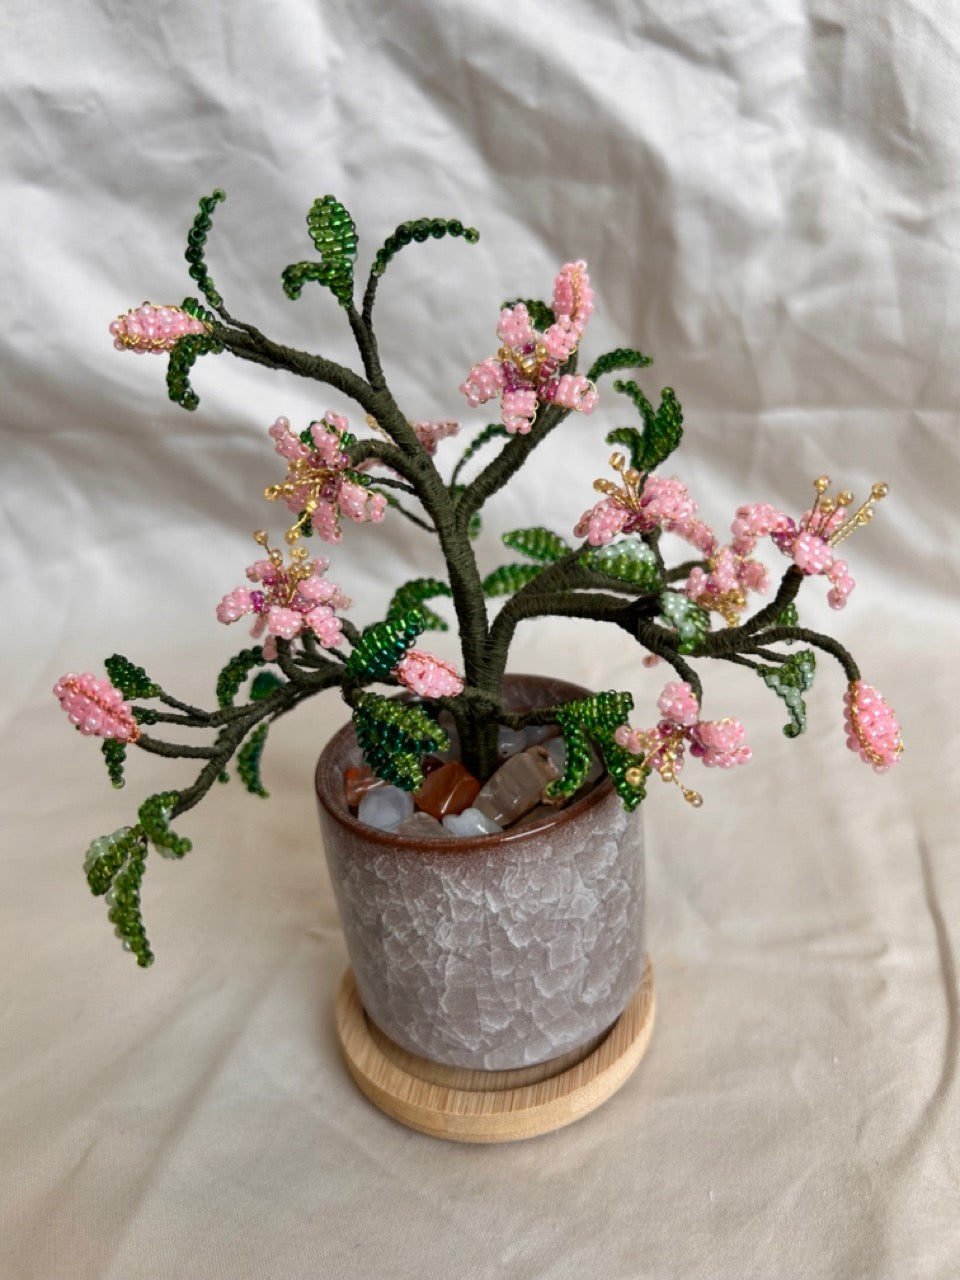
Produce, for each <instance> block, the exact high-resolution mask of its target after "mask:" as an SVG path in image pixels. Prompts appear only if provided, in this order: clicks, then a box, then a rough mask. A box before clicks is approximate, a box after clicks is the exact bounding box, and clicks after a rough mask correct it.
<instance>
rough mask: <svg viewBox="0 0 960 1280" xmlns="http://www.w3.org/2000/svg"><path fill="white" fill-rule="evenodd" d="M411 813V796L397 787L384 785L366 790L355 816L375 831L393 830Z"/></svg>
mask: <svg viewBox="0 0 960 1280" xmlns="http://www.w3.org/2000/svg"><path fill="white" fill-rule="evenodd" d="M412 813H413V796H412V795H411V794H410V792H409V791H401V790H400V788H399V787H391V786H387V785H384V786H382V787H374V788H373V789H372V790H370V791H368V792H367V793H366V795H365V796H364V797H363V799H362V800H361V801H360V807H359V809H358V810H357V817H358V818H359V819H360V821H361V822H365V823H366V824H367V826H368V827H374V828H375V829H376V830H377V831H393V830H394V828H395V827H398V826H399V825H400V823H401V822H403V820H404V818H409V817H410V815H411V814H412Z"/></svg>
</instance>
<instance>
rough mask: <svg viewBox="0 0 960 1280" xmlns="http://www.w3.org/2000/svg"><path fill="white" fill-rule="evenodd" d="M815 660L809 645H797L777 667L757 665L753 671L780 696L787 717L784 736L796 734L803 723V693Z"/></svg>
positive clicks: (801, 730) (805, 720)
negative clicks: (794, 650)
mask: <svg viewBox="0 0 960 1280" xmlns="http://www.w3.org/2000/svg"><path fill="white" fill-rule="evenodd" d="M816 665H817V660H816V655H815V654H814V652H813V650H812V649H801V650H800V651H799V652H798V653H792V654H791V655H790V657H789V658H787V660H786V662H783V663H781V665H780V666H778V667H757V675H758V676H760V677H761V679H762V680H763V683H764V684H765V685H766V686H767V688H768V689H772V690H773V691H774V693H775V694H776V695H777V696H778V697H780V698H782V699H783V701H784V703H785V705H786V708H787V713H788V715H789V716H790V719H789V721H788V722H787V723H786V724H785V725H784V726H783V732H784V733H785V734H786V736H787V737H788V738H796V737H799V735H800V734H801V733H803V731H804V729H806V727H807V707H806V703H805V702H804V700H803V695H804V694H805V693H806V692H807V690H808V689H809V688H810V686H811V685H812V684H813V676H814V672H815V670H816Z"/></svg>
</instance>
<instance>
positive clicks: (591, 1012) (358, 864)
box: [316, 676, 646, 1071]
mask: <svg viewBox="0 0 960 1280" xmlns="http://www.w3.org/2000/svg"><path fill="white" fill-rule="evenodd" d="M585 693H586V690H584V689H581V688H579V687H578V686H576V685H572V684H568V683H566V682H565V681H561V680H550V679H546V678H542V677H536V676H508V677H507V679H506V681H505V685H504V696H505V701H506V705H507V706H508V707H510V708H514V709H518V710H519V709H521V708H530V707H533V706H538V705H539V706H549V705H551V704H553V703H556V702H558V701H565V700H567V699H570V698H575V697H583V696H584V694H585ZM359 762H360V752H359V748H358V747H357V743H356V738H355V737H354V733H353V727H352V725H349V724H348V725H346V726H345V727H344V728H343V729H341V730H340V732H339V733H337V734H336V735H335V736H334V737H333V738H332V739H331V741H330V742H329V743H328V745H327V747H326V748H325V750H324V752H323V754H322V755H321V757H320V762H319V764H318V765H317V775H316V785H317V796H318V798H319V802H320V820H321V827H322V831H323V841H324V846H325V849H326V856H327V865H328V867H329V869H330V876H331V879H332V881H333V887H334V892H335V893H336V898H337V905H338V907H339V910H340V919H341V922H342V924H343V931H344V933H345V935H346V941H347V950H348V952H349V954H350V963H351V965H352V966H353V971H354V974H355V975H356V979H357V985H358V987H359V990H360V997H361V999H362V1001H363V1005H364V1008H365V1009H366V1011H367V1014H368V1016H369V1017H370V1018H372V1019H373V1021H374V1022H375V1023H376V1025H377V1026H378V1027H379V1028H380V1030H381V1031H383V1032H385V1033H386V1035H388V1036H389V1037H390V1038H391V1039H392V1040H394V1041H395V1042H396V1043H397V1044H399V1045H401V1046H402V1047H403V1048H405V1049H408V1050H409V1051H410V1052H412V1053H416V1054H419V1055H420V1056H422V1057H425V1058H429V1059H431V1060H432V1061H433V1062H439V1063H443V1064H446V1065H448V1066H456V1067H469V1068H480V1069H486V1070H489V1071H498V1070H508V1069H513V1068H519V1067H527V1066H532V1065H534V1064H536V1063H541V1062H546V1061H549V1060H550V1059H551V1058H556V1057H559V1056H561V1055H563V1054H567V1053H570V1052H572V1051H573V1050H576V1049H578V1048H581V1047H582V1046H586V1045H587V1044H589V1043H590V1042H591V1041H593V1040H595V1039H596V1037H598V1036H599V1035H601V1034H602V1033H603V1032H604V1031H605V1030H606V1029H607V1028H608V1027H609V1026H611V1024H612V1023H614V1022H615V1021H616V1019H617V1018H618V1017H619V1015H620V1014H621V1013H622V1012H623V1009H624V1008H625V1007H626V1005H627V1003H628V1002H629V1000H630V998H631V997H632V995H633V994H634V992H635V991H636V989H637V987H638V986H639V984H640V978H641V975H642V972H643V967H644V963H645V959H646V956H645V948H644V933H643V902H644V865H643V828H642V825H641V818H640V814H639V813H634V814H632V815H628V814H627V813H626V812H625V811H624V809H623V806H622V805H621V803H620V800H619V799H618V797H617V794H616V792H615V791H614V789H613V784H612V782H611V781H610V779H609V778H605V779H604V780H603V781H602V782H601V783H600V785H599V786H597V787H596V788H594V790H593V791H591V792H590V793H589V794H588V795H586V796H584V797H583V798H581V799H580V800H577V801H576V802H574V803H573V804H571V805H569V806H568V807H567V808H565V809H563V810H559V811H558V813H557V816H556V818H555V819H553V820H552V821H550V822H549V824H548V825H546V826H542V827H537V828H534V829H532V830H525V831H521V832H517V833H516V834H513V835H511V834H510V833H509V832H506V833H504V834H503V835H493V836H484V837H477V838H473V839H463V840H456V841H453V840H450V841H431V842H426V841H418V840H416V839H410V838H406V837H401V836H395V835H391V834H389V833H387V832H381V831H374V830H373V829H371V828H370V827H368V826H366V825H365V824H361V823H360V822H358V821H357V819H356V818H354V817H353V816H352V815H351V814H350V811H349V809H348V808H347V806H346V803H345V801H344V798H343V782H342V775H343V770H344V769H345V768H347V767H348V766H350V765H354V764H357V763H359Z"/></svg>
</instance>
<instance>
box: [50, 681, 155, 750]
mask: <svg viewBox="0 0 960 1280" xmlns="http://www.w3.org/2000/svg"><path fill="white" fill-rule="evenodd" d="M53 693H54V696H55V697H56V698H59V700H60V705H61V707H63V709H64V711H65V712H66V713H67V717H68V719H69V720H70V723H71V724H73V725H76V727H77V728H78V729H79V730H80V732H81V733H83V734H86V735H91V736H94V737H97V738H115V739H116V740H117V741H118V742H136V741H137V739H138V738H139V737H140V726H139V725H138V724H137V722H136V720H135V719H134V718H133V712H132V711H131V710H130V704H129V703H128V702H124V700H123V694H122V693H121V692H120V690H119V689H116V688H114V686H113V685H112V684H111V683H110V681H109V680H106V679H103V680H98V679H97V677H96V676H95V675H92V674H91V673H90V672H89V671H88V672H85V673H84V674H83V675H81V676H78V675H76V674H75V673H74V672H72V671H70V672H68V673H67V674H66V675H65V676H61V677H60V679H59V680H58V681H57V683H56V684H55V685H54V686H53Z"/></svg>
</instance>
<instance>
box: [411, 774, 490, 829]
mask: <svg viewBox="0 0 960 1280" xmlns="http://www.w3.org/2000/svg"><path fill="white" fill-rule="evenodd" d="M479 790H480V783H479V782H478V781H477V779H476V778H475V777H474V776H473V774H472V773H470V772H469V771H468V770H467V769H466V768H465V766H464V765H462V764H461V763H460V761H459V760H451V761H450V762H449V763H448V764H445V765H443V766H442V767H441V768H439V769H435V770H434V771H433V773H431V774H428V776H427V778H426V780H425V782H424V784H423V786H422V787H421V788H420V790H419V791H418V792H417V794H416V802H417V808H418V809H422V810H423V811H424V812H425V813H429V814H430V815H431V816H432V817H434V818H436V819H437V821H440V819H441V818H444V817H445V816H446V815H447V814H448V813H461V812H462V811H463V810H464V809H466V808H467V807H468V806H469V805H472V804H473V802H474V800H476V798H477V792H478V791H479Z"/></svg>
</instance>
